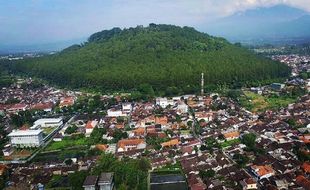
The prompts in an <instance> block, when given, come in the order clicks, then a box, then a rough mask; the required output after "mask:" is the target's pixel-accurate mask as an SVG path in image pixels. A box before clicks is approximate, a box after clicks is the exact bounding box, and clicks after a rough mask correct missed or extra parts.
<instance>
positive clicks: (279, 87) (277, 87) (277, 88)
mask: <svg viewBox="0 0 310 190" xmlns="http://www.w3.org/2000/svg"><path fill="white" fill-rule="evenodd" d="M284 87H285V84H281V83H272V84H271V85H270V88H271V89H272V90H274V91H280V90H282V89H283V88H284Z"/></svg>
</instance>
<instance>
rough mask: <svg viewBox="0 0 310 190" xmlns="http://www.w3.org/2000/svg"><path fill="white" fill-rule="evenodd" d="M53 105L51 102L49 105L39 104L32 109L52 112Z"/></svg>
mask: <svg viewBox="0 0 310 190" xmlns="http://www.w3.org/2000/svg"><path fill="white" fill-rule="evenodd" d="M53 106H54V105H53V103H51V102H48V103H37V104H35V105H33V106H32V107H31V109H33V110H42V111H45V112H51V111H52V109H53Z"/></svg>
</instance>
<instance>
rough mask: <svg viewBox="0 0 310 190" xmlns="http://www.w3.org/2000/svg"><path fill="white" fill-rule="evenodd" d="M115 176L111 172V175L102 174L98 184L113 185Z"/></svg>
mask: <svg viewBox="0 0 310 190" xmlns="http://www.w3.org/2000/svg"><path fill="white" fill-rule="evenodd" d="M113 175H114V173H112V172H109V173H101V175H100V177H99V181H98V184H99V185H100V184H103V183H111V182H112V180H113Z"/></svg>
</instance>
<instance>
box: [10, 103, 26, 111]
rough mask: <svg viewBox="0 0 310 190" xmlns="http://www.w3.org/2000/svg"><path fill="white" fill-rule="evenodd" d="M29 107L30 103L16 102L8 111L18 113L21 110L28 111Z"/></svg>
mask: <svg viewBox="0 0 310 190" xmlns="http://www.w3.org/2000/svg"><path fill="white" fill-rule="evenodd" d="M27 109H28V105H26V104H14V105H13V106H11V107H10V108H9V109H7V111H8V112H9V113H17V112H20V111H26V110H27Z"/></svg>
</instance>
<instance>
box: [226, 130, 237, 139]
mask: <svg viewBox="0 0 310 190" xmlns="http://www.w3.org/2000/svg"><path fill="white" fill-rule="evenodd" d="M239 136H240V133H239V132H238V131H233V132H229V133H225V134H224V137H225V139H226V140H228V141H229V140H234V139H237V138H239Z"/></svg>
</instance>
